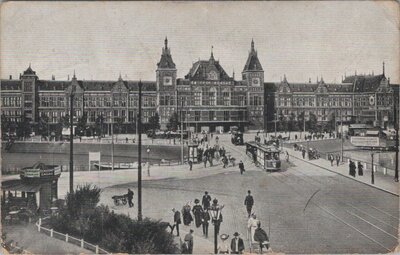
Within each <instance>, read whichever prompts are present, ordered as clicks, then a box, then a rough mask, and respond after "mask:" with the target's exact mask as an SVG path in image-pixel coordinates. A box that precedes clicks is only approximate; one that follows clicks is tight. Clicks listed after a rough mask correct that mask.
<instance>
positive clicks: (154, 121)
mask: <svg viewBox="0 0 400 255" xmlns="http://www.w3.org/2000/svg"><path fill="white" fill-rule="evenodd" d="M160 127H161V126H160V116H159V115H158V113H157V112H156V114H154V116H151V117H150V118H149V128H150V129H152V130H153V131H154V130H157V129H160Z"/></svg>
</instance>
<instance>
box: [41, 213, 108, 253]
mask: <svg viewBox="0 0 400 255" xmlns="http://www.w3.org/2000/svg"><path fill="white" fill-rule="evenodd" d="M36 226H37V228H38V231H39V232H41V233H44V234H47V235H49V236H50V237H52V238H56V239H59V240H63V241H65V242H67V243H71V244H74V245H77V246H80V247H81V248H83V249H88V250H91V251H93V252H95V254H110V253H109V252H108V251H106V250H104V249H102V248H100V247H99V246H98V245H94V244H91V243H88V242H86V241H85V240H83V239H79V238H75V237H73V236H70V235H68V234H63V233H60V232H57V231H54V230H53V229H48V228H45V227H43V226H42V218H39V220H38V221H37V222H36Z"/></svg>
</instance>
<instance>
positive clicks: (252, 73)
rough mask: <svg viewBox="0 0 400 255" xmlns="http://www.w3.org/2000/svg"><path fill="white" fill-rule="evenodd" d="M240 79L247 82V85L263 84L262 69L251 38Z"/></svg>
mask: <svg viewBox="0 0 400 255" xmlns="http://www.w3.org/2000/svg"><path fill="white" fill-rule="evenodd" d="M242 79H243V81H246V82H247V85H248V86H263V84H264V70H263V68H262V66H261V63H260V61H259V60H258V57H257V51H256V50H255V48H254V41H253V39H252V40H251V49H250V52H249V57H248V58H247V61H246V64H245V66H244V68H243V72H242Z"/></svg>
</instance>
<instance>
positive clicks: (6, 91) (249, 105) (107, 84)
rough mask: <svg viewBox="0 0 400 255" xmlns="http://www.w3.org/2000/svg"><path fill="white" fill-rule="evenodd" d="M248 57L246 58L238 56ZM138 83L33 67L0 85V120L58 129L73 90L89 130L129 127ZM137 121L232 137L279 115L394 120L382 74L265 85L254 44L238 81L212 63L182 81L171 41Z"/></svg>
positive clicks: (145, 93)
mask: <svg viewBox="0 0 400 255" xmlns="http://www.w3.org/2000/svg"><path fill="white" fill-rule="evenodd" d="M243 57H245V56H243ZM138 84H139V81H129V80H123V79H122V78H121V77H119V79H117V80H114V81H96V80H90V81H86V80H79V79H78V78H77V77H76V76H75V74H74V76H73V78H72V79H71V80H66V81H65V80H64V81H58V80H55V79H54V77H53V78H52V79H51V80H41V79H39V77H38V76H37V74H36V72H35V71H33V70H32V68H31V66H29V68H28V69H26V70H25V71H24V72H23V73H22V74H21V75H20V78H19V79H18V80H13V79H12V77H10V79H8V80H1V113H2V114H4V115H5V116H6V117H7V118H8V119H9V120H10V121H20V120H21V119H22V116H24V117H25V118H26V119H28V120H29V121H31V122H32V123H35V122H38V120H39V118H40V117H41V116H43V115H46V116H48V117H49V122H50V124H55V123H59V122H60V119H61V118H62V117H63V116H65V114H66V113H67V112H68V109H69V93H70V90H71V88H72V87H75V88H76V89H75V93H74V94H75V97H74V98H75V99H74V110H75V115H76V117H77V118H79V117H80V116H82V114H83V113H84V112H86V113H87V116H88V124H93V123H95V121H96V119H97V117H98V116H103V117H104V122H105V123H107V124H110V123H112V116H114V123H115V121H116V119H117V118H118V119H119V120H122V122H123V123H124V124H125V125H126V126H132V125H134V122H135V119H136V114H137V111H138ZM142 84H143V86H142V88H143V89H142V90H143V101H142V102H143V103H142V107H143V112H142V118H143V119H142V122H143V123H147V122H148V121H149V118H150V117H151V116H153V115H155V113H158V114H159V116H160V123H161V128H162V129H163V128H165V127H166V125H167V123H168V122H169V119H170V117H171V116H172V114H173V113H174V112H177V113H178V114H179V115H180V116H182V121H183V122H184V123H185V126H187V127H189V128H190V129H192V130H197V132H198V131H201V130H209V131H216V130H224V131H227V130H229V128H230V127H232V126H238V127H240V128H243V129H246V128H251V129H262V128H263V127H265V126H266V125H269V124H268V123H269V122H270V121H273V120H274V118H275V117H274V116H276V115H274V114H275V113H276V112H277V113H278V115H280V114H282V115H284V116H285V117H287V118H289V117H290V116H291V117H292V118H293V116H294V117H295V118H297V116H298V115H300V114H302V113H304V114H305V116H306V119H307V118H308V117H309V116H310V113H314V114H315V115H316V116H317V118H318V120H319V121H328V120H329V118H330V116H332V114H333V113H336V115H335V117H336V119H337V120H338V118H340V116H342V118H343V119H344V120H346V119H349V118H354V116H355V118H356V121H358V122H363V123H364V122H368V121H370V122H371V123H375V125H377V126H383V125H385V123H387V122H388V121H389V119H391V115H392V113H393V102H394V100H393V89H392V88H391V87H390V86H389V80H388V79H387V78H386V77H385V74H384V71H383V73H382V74H380V75H354V76H351V77H346V78H345V79H344V80H343V81H342V83H340V84H331V83H325V82H324V80H323V78H322V77H321V79H320V80H318V81H317V83H311V81H310V82H309V83H292V82H291V81H290V80H289V79H287V78H286V77H285V78H284V79H283V80H282V81H281V82H279V83H266V82H264V70H263V68H262V65H261V63H260V61H259V59H258V57H257V51H256V49H255V47H254V42H253V41H252V42H251V48H250V51H249V55H248V56H247V61H246V62H245V65H244V68H243V71H242V76H241V79H240V80H235V77H234V74H232V76H230V75H229V74H228V73H226V71H225V70H224V69H223V67H222V66H221V64H220V62H219V61H217V60H215V58H214V56H213V52H212V51H211V56H210V57H209V59H208V60H199V61H197V62H195V63H194V64H193V66H192V67H191V68H190V70H189V72H188V73H187V75H186V76H185V77H184V78H178V77H177V67H176V65H175V63H174V61H173V59H172V54H171V51H170V48H168V40H167V39H165V42H164V47H163V49H162V54H161V59H160V61H159V62H158V63H157V69H156V77H155V81H142Z"/></svg>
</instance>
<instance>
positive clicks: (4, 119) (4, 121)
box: [1, 113, 11, 134]
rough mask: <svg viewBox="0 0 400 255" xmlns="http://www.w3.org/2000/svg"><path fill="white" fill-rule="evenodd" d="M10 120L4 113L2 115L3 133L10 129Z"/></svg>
mask: <svg viewBox="0 0 400 255" xmlns="http://www.w3.org/2000/svg"><path fill="white" fill-rule="evenodd" d="M10 126H11V125H10V120H9V119H8V118H7V116H6V115H4V113H3V114H2V115H1V132H2V134H6V133H8V132H9V131H10Z"/></svg>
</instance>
